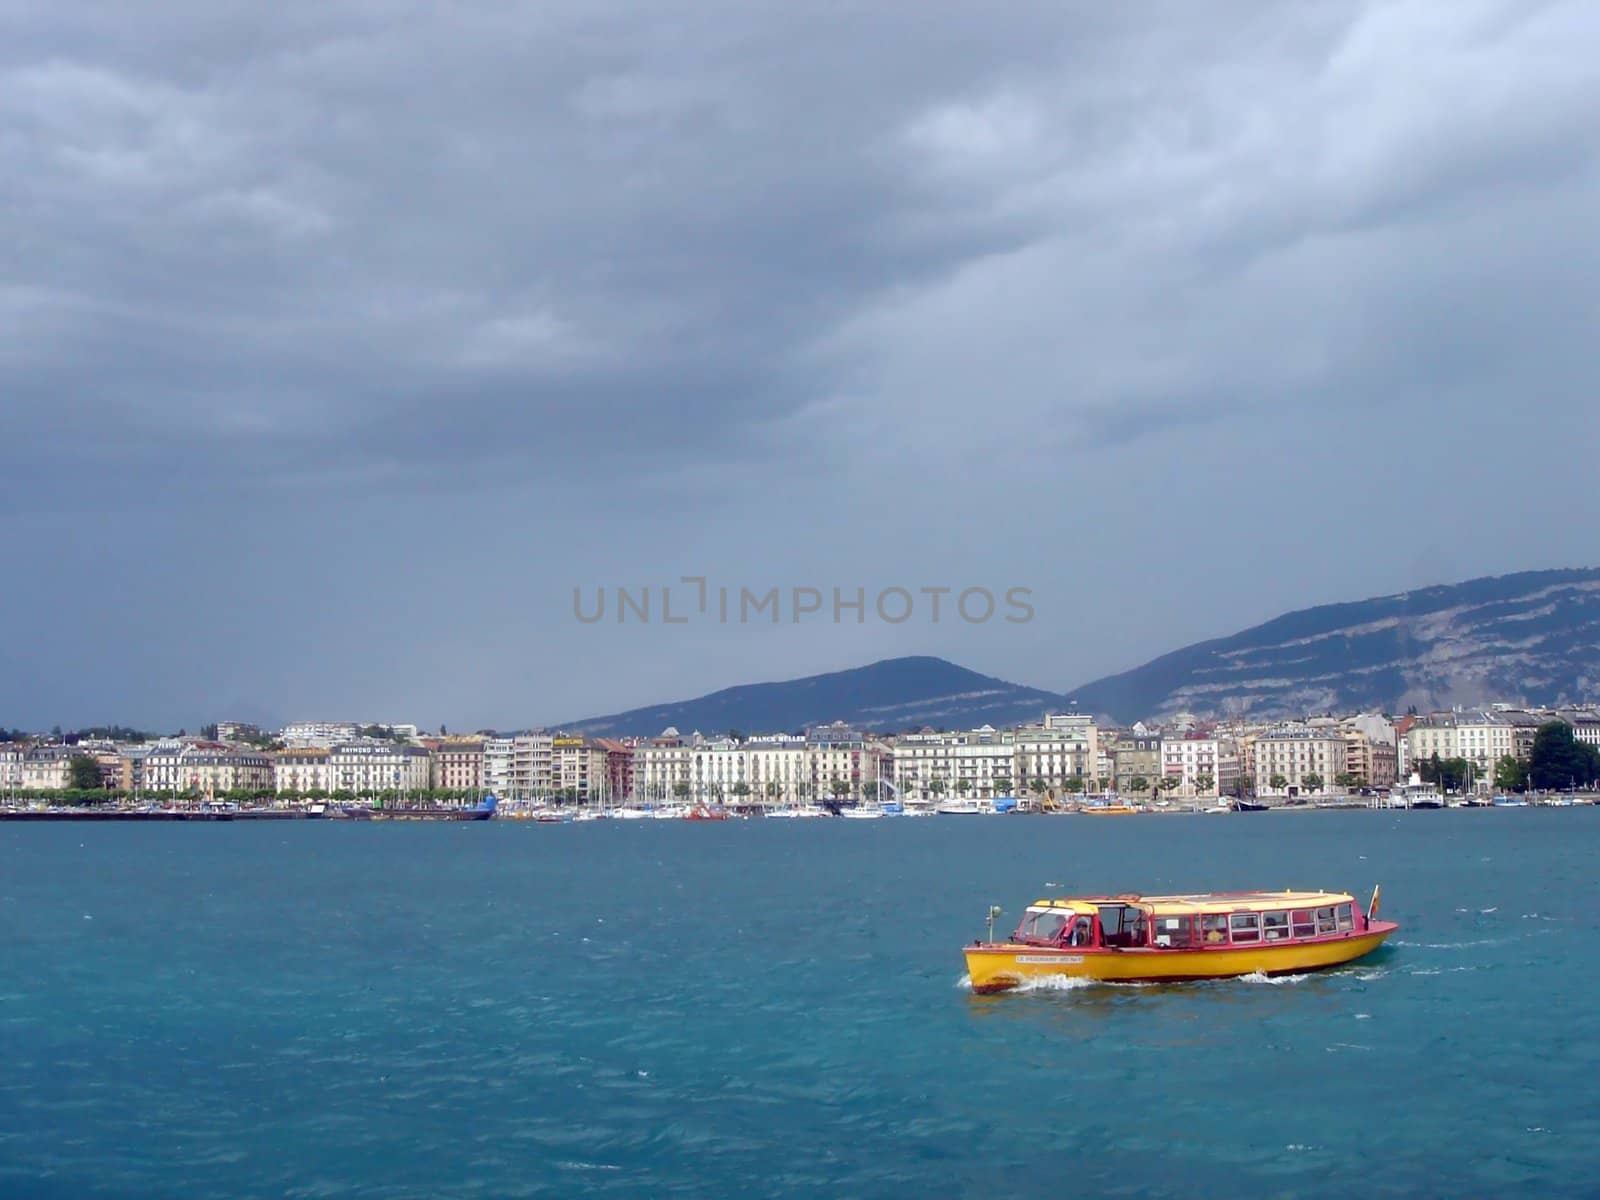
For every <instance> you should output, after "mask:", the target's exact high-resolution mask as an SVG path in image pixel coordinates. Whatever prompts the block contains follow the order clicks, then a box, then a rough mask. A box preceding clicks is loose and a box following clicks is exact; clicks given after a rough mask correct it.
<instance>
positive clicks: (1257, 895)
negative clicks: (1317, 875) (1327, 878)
mask: <svg viewBox="0 0 1600 1200" xmlns="http://www.w3.org/2000/svg"><path fill="white" fill-rule="evenodd" d="M1354 900H1355V897H1354V896H1352V895H1351V894H1350V893H1349V892H1295V891H1282V892H1193V893H1190V894H1188V895H1182V896H1141V895H1137V894H1134V893H1129V894H1126V895H1121V896H1071V897H1062V898H1059V899H1051V898H1047V899H1044V900H1035V901H1034V902H1033V903H1032V904H1030V905H1029V906H1028V907H1029V908H1066V909H1071V910H1072V911H1073V912H1078V913H1090V912H1093V911H1095V910H1096V909H1098V907H1099V906H1100V905H1102V904H1130V905H1135V906H1137V907H1139V908H1147V909H1149V910H1150V911H1151V912H1152V913H1156V914H1162V913H1165V914H1172V915H1178V914H1182V913H1201V912H1212V913H1214V912H1264V911H1266V910H1268V909H1276V908H1324V907H1327V906H1328V905H1333V904H1351V903H1353V902H1354Z"/></svg>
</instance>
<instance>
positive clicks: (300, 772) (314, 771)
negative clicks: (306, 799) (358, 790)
mask: <svg viewBox="0 0 1600 1200" xmlns="http://www.w3.org/2000/svg"><path fill="white" fill-rule="evenodd" d="M272 783H273V788H274V790H275V791H277V792H278V793H279V794H280V795H281V794H282V793H284V792H297V793H299V794H300V795H301V796H308V795H311V794H312V793H316V794H318V795H321V796H329V795H332V794H333V790H334V787H335V784H334V776H333V763H332V751H330V750H327V749H325V748H323V747H321V746H299V747H296V748H295V749H292V750H280V751H279V752H278V753H277V754H275V755H274V756H273V760H272Z"/></svg>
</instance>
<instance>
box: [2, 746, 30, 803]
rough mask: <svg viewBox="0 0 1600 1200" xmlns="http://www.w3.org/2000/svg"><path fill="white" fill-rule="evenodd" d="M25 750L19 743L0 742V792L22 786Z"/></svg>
mask: <svg viewBox="0 0 1600 1200" xmlns="http://www.w3.org/2000/svg"><path fill="white" fill-rule="evenodd" d="M26 756H27V750H26V749H25V748H24V747H23V745H22V743H21V742H0V791H9V790H12V789H15V788H19V787H21V786H22V763H23V759H24V758H25V757H26Z"/></svg>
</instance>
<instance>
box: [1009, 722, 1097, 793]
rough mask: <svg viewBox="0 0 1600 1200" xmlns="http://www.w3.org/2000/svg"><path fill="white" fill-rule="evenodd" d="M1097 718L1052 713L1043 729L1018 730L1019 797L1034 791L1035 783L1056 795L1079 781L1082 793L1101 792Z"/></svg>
mask: <svg viewBox="0 0 1600 1200" xmlns="http://www.w3.org/2000/svg"><path fill="white" fill-rule="evenodd" d="M1098 734H1099V731H1098V730H1097V729H1096V727H1095V723H1094V718H1093V717H1090V716H1086V715H1082V714H1079V713H1050V714H1048V715H1047V716H1046V717H1045V723H1044V724H1043V725H1042V726H1038V725H1025V726H1023V727H1021V728H1020V729H1018V730H1017V731H1016V738H1015V740H1014V742H1013V745H1014V746H1015V750H1016V776H1015V779H1016V787H1017V792H1018V794H1019V795H1021V794H1023V793H1024V792H1026V791H1031V790H1032V785H1033V782H1034V781H1035V780H1040V781H1042V782H1043V783H1044V786H1045V789H1046V790H1047V791H1048V792H1049V793H1050V794H1051V795H1053V796H1060V795H1062V794H1063V793H1064V792H1066V791H1067V790H1068V788H1067V781H1068V780H1069V779H1075V780H1078V781H1079V787H1080V790H1084V791H1097V790H1099V782H1098V781H1099V780H1101V779H1103V778H1104V776H1103V775H1102V774H1101V763H1100V760H1101V754H1100V746H1099V740H1098Z"/></svg>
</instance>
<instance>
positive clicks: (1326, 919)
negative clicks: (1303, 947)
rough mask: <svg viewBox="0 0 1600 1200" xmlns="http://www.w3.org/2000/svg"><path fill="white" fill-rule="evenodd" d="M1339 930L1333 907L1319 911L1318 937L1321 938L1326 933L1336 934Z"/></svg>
mask: <svg viewBox="0 0 1600 1200" xmlns="http://www.w3.org/2000/svg"><path fill="white" fill-rule="evenodd" d="M1338 928H1339V927H1338V923H1337V922H1336V921H1335V920H1334V919H1333V908H1332V906H1329V907H1328V908H1319V909H1317V935H1318V936H1319V937H1320V936H1321V935H1322V934H1324V933H1335V932H1337V931H1338Z"/></svg>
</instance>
